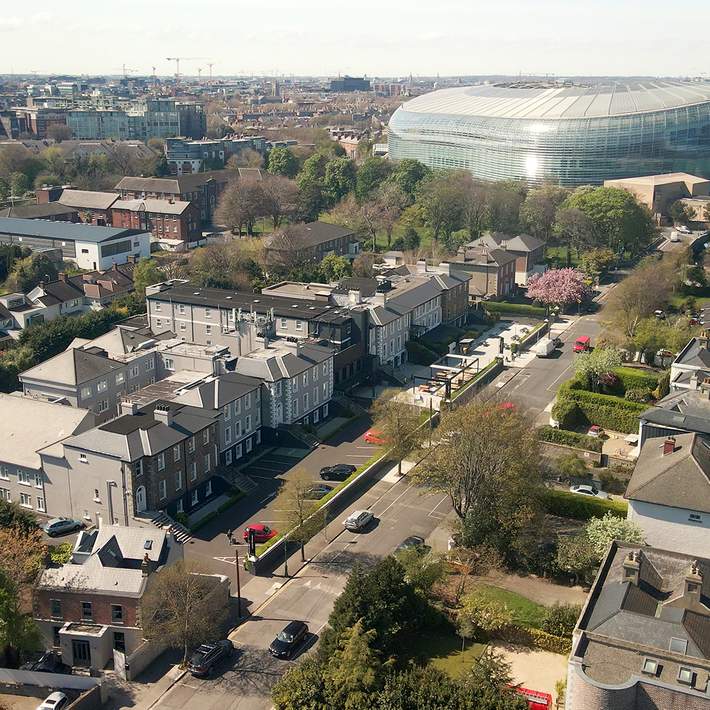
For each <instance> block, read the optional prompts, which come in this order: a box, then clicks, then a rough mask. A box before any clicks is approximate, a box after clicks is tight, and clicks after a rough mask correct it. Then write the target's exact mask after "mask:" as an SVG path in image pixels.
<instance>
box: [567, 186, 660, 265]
mask: <svg viewBox="0 0 710 710" xmlns="http://www.w3.org/2000/svg"><path fill="white" fill-rule="evenodd" d="M564 207H571V208H576V209H578V210H580V211H582V212H584V214H586V215H587V217H589V218H590V219H591V221H592V224H593V226H594V237H595V246H607V247H609V248H610V249H611V250H612V251H614V252H615V253H617V254H621V253H623V252H624V251H628V252H630V253H631V255H632V256H635V255H637V254H640V253H641V252H642V251H643V250H644V249H645V248H646V247H647V246H648V245H649V243H650V241H651V238H652V237H653V235H654V234H655V233H656V229H655V227H654V224H653V219H652V216H651V213H650V212H649V210H648V209H647V208H646V207H644V206H643V205H641V204H639V202H638V201H637V200H636V198H635V197H634V196H633V195H632V194H631V193H630V192H627V191H626V190H622V189H620V188H617V187H593V188H590V187H580V188H577V189H576V190H575V191H574V192H573V193H572V195H570V197H569V198H568V199H567V200H566V201H565V203H564Z"/></svg>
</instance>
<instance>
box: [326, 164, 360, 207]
mask: <svg viewBox="0 0 710 710" xmlns="http://www.w3.org/2000/svg"><path fill="white" fill-rule="evenodd" d="M355 181H356V174H355V163H354V162H353V161H352V160H350V159H349V158H332V159H331V160H329V161H328V162H327V163H326V165H325V175H324V176H323V194H324V195H325V197H326V199H327V200H328V202H329V203H330V204H331V205H334V204H336V203H337V202H340V200H342V199H343V197H345V196H346V195H348V194H350V193H351V192H352V191H353V190H354V189H355Z"/></svg>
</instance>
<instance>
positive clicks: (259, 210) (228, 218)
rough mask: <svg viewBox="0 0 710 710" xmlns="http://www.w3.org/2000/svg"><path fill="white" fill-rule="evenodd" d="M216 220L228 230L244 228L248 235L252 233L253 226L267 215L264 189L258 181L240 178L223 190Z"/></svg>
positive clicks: (240, 231)
mask: <svg viewBox="0 0 710 710" xmlns="http://www.w3.org/2000/svg"><path fill="white" fill-rule="evenodd" d="M216 214H217V219H219V220H220V221H221V222H223V223H224V224H225V225H227V226H228V227H229V228H230V229H232V230H235V229H239V234H240V235H241V233H242V229H243V228H244V227H246V231H247V234H248V235H250V236H251V235H252V234H253V233H254V224H255V222H256V220H257V219H259V217H265V216H266V215H267V214H268V206H267V204H266V197H265V194H264V189H263V187H262V185H261V182H260V181H259V180H253V179H251V178H240V179H239V180H234V181H232V182H231V183H229V185H227V187H226V188H225V189H224V192H223V193H222V197H221V199H220V201H219V205H218V206H217V212H216Z"/></svg>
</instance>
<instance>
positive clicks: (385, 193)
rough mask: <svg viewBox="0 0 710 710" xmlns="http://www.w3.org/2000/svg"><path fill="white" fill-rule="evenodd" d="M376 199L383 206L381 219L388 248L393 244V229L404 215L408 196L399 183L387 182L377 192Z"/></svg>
mask: <svg viewBox="0 0 710 710" xmlns="http://www.w3.org/2000/svg"><path fill="white" fill-rule="evenodd" d="M375 200H376V201H377V202H378V203H379V205H380V208H381V211H380V220H381V224H382V227H383V228H384V230H385V235H386V236H387V248H388V249H389V247H390V245H391V244H392V231H393V230H394V227H395V225H396V224H397V222H398V220H399V218H400V217H401V215H402V210H403V209H404V205H405V202H406V197H405V195H404V193H403V192H402V190H401V189H400V188H399V187H398V186H397V185H395V184H394V183H391V182H386V183H384V184H383V185H382V186H381V187H380V188H379V189H378V190H377V192H376V193H375Z"/></svg>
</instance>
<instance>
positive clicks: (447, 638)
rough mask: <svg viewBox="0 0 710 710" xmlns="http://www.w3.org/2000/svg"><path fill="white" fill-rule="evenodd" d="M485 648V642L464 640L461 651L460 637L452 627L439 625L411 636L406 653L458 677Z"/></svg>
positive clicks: (453, 676)
mask: <svg viewBox="0 0 710 710" xmlns="http://www.w3.org/2000/svg"><path fill="white" fill-rule="evenodd" d="M485 649H486V644H485V643H476V642H473V641H466V646H465V648H464V650H463V651H462V650H461V637H460V636H458V635H457V634H456V632H455V631H454V629H453V628H452V627H441V628H434V629H427V630H426V632H425V633H422V634H420V635H419V636H417V637H416V638H413V639H412V640H411V642H410V643H408V644H407V650H406V653H407V656H408V657H409V658H412V659H414V660H416V661H419V662H423V663H429V665H431V666H433V667H434V668H438V669H439V670H440V671H444V673H447V674H448V675H450V676H451V677H452V678H458V677H460V676H462V675H463V674H464V673H466V672H467V671H468V670H469V669H470V668H471V666H472V665H473V663H474V661H475V660H476V659H477V658H479V657H480V656H481V654H482V653H483V651H485Z"/></svg>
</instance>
